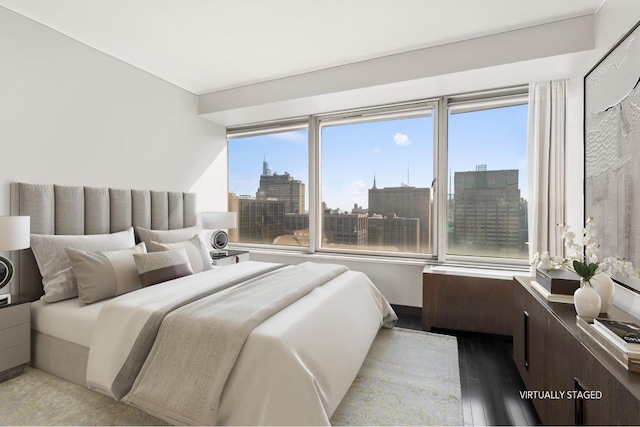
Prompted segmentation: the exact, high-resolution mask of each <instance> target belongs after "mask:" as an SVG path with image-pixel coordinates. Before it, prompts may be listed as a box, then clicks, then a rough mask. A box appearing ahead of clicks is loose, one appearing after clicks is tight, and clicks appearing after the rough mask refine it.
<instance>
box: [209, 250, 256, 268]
mask: <svg viewBox="0 0 640 427" xmlns="http://www.w3.org/2000/svg"><path fill="white" fill-rule="evenodd" d="M210 255H211V264H212V265H213V266H214V267H221V266H223V265H231V264H237V263H239V262H242V261H249V251H221V252H215V251H213V252H210Z"/></svg>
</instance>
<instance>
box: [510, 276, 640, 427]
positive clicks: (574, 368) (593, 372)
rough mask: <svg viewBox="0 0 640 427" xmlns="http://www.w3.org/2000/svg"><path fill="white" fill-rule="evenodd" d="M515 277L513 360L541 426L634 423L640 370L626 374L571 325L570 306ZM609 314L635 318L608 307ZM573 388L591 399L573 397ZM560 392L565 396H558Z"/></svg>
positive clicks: (638, 416) (638, 418)
mask: <svg viewBox="0 0 640 427" xmlns="http://www.w3.org/2000/svg"><path fill="white" fill-rule="evenodd" d="M530 281H531V279H530V278H523V277H516V278H515V279H514V291H513V358H514V361H515V363H516V366H517V368H518V371H519V372H520V375H521V377H522V379H523V381H524V383H525V385H526V387H527V389H528V390H529V391H532V392H549V393H548V394H547V395H546V396H545V397H546V398H534V399H533V402H534V406H535V408H536V410H537V411H538V415H539V417H540V420H541V421H542V422H543V424H545V425H573V424H576V425H578V424H585V425H639V424H640V373H635V372H630V371H628V370H627V369H626V368H624V367H623V366H622V365H621V364H620V363H619V362H618V361H617V360H616V359H615V358H614V357H613V356H611V355H610V354H609V353H607V352H606V351H605V350H604V349H603V348H602V347H600V346H599V345H598V344H597V343H596V342H595V341H593V339H592V338H591V337H589V336H588V335H587V334H586V333H585V332H584V331H583V330H582V329H580V328H579V327H578V325H577V324H576V313H575V309H574V307H573V305H572V304H561V303H549V302H548V301H546V300H545V299H544V298H542V296H540V295H539V294H538V293H537V292H536V291H535V290H534V289H533V288H531V286H530V285H529V283H530ZM609 317H612V318H616V319H623V320H634V321H636V322H637V321H638V320H637V319H633V318H632V317H631V316H629V314H627V313H625V312H623V311H621V310H619V309H617V308H616V307H613V308H612V309H611V310H610V311H609ZM577 391H587V392H598V393H595V394H594V395H593V396H597V397H598V398H596V399H573V398H569V394H573V393H576V392H577ZM562 393H564V394H562Z"/></svg>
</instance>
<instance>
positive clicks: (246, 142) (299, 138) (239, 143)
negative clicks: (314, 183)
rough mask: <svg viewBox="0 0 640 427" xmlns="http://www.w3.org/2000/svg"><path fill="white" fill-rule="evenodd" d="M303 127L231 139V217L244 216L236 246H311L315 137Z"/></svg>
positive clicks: (234, 234)
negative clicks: (312, 143) (310, 150)
mask: <svg viewBox="0 0 640 427" xmlns="http://www.w3.org/2000/svg"><path fill="white" fill-rule="evenodd" d="M303 126H304V127H302V128H301V127H300V126H282V127H276V128H275V129H267V130H256V131H254V132H237V133H236V134H235V135H234V134H230V135H229V142H228V156H229V211H231V212H236V213H237V215H238V216H237V228H236V229H231V230H229V240H230V241H232V242H241V243H257V244H269V245H281V246H303V247H308V246H309V222H308V216H309V213H308V211H309V204H308V200H309V197H308V185H307V184H308V174H309V173H308V171H309V155H308V147H309V132H308V130H307V128H306V122H305V123H304V125H303ZM303 218H307V221H306V224H305V223H304V220H303Z"/></svg>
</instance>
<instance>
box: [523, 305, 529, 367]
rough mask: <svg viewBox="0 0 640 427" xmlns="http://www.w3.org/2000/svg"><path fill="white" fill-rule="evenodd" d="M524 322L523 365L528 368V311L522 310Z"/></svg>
mask: <svg viewBox="0 0 640 427" xmlns="http://www.w3.org/2000/svg"><path fill="white" fill-rule="evenodd" d="M522 314H523V318H522V320H523V322H524V367H525V369H526V370H527V371H528V370H529V313H528V312H527V311H526V310H525V311H523V312H522Z"/></svg>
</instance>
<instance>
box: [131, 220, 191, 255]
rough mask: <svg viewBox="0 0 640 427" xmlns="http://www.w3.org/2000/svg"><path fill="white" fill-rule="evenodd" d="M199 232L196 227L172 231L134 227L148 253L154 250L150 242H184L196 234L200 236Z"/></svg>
mask: <svg viewBox="0 0 640 427" xmlns="http://www.w3.org/2000/svg"><path fill="white" fill-rule="evenodd" d="M201 231H202V229H201V228H200V227H199V226H197V225H196V226H193V227H187V228H176V229H174V230H149V229H147V228H142V227H136V233H138V237H139V238H140V241H141V242H144V243H145V245H147V250H149V252H152V251H153V250H154V249H152V248H151V241H152V240H153V241H154V242H158V243H178V242H184V241H185V240H188V239H190V238H192V237H193V236H195V235H196V234H200V232H201Z"/></svg>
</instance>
